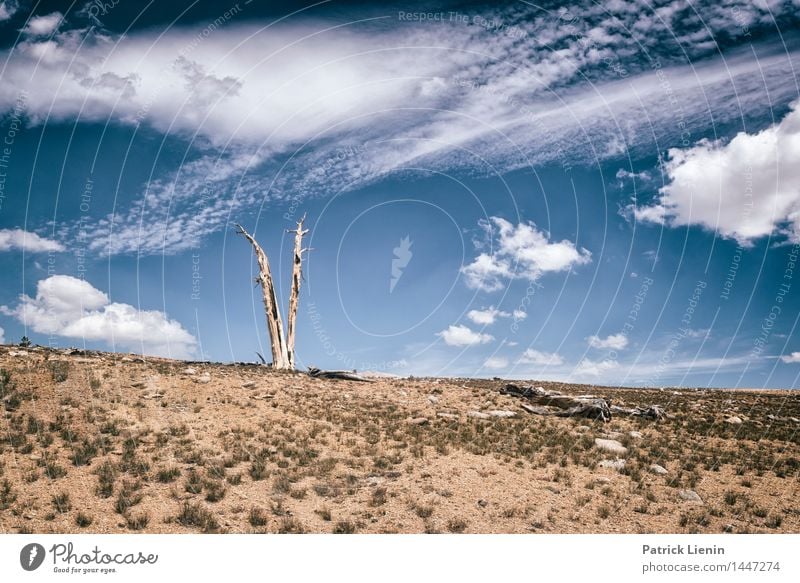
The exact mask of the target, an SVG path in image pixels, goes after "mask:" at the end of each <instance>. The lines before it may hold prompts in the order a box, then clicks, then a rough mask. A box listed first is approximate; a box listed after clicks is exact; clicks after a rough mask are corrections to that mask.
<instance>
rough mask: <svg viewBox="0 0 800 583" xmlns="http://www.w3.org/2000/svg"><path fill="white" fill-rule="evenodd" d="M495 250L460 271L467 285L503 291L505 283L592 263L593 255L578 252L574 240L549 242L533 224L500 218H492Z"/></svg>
mask: <svg viewBox="0 0 800 583" xmlns="http://www.w3.org/2000/svg"><path fill="white" fill-rule="evenodd" d="M491 227H492V232H493V234H494V235H495V236H496V237H497V241H496V249H493V250H492V251H490V252H484V253H481V254H480V255H478V257H476V258H475V260H474V261H473V262H472V263H470V264H469V265H466V266H464V267H462V268H461V272H462V273H463V274H464V278H465V281H466V284H467V286H469V287H471V288H474V289H480V290H483V291H496V290H499V289H502V287H503V283H504V281H506V280H510V279H516V278H525V279H529V280H536V279H538V278H539V277H540V276H541V275H543V274H545V273H549V272H558V271H566V270H568V269H571V268H572V267H573V266H576V265H584V264H586V263H589V262H590V261H591V258H592V254H591V253H590V252H589V251H587V250H586V249H583V248H581V249H578V248H576V247H575V244H574V243H572V242H571V241H567V240H563V241H559V242H555V243H551V242H550V235H549V233H546V232H544V231H539V230H538V229H537V228H536V226H535V225H534V224H533V223H519V224H518V225H516V226H515V225H513V224H512V223H510V222H509V221H507V220H505V219H503V218H500V217H492V218H491Z"/></svg>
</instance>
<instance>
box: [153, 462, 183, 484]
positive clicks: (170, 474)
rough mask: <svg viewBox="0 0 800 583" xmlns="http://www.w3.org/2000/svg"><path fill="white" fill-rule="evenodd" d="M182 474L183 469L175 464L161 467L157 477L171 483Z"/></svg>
mask: <svg viewBox="0 0 800 583" xmlns="http://www.w3.org/2000/svg"><path fill="white" fill-rule="evenodd" d="M180 475H181V469H180V468H178V467H175V466H171V467H169V468H161V469H160V470H158V472H156V479H157V480H158V481H159V482H161V483H162V484H169V483H170V482H174V481H175V480H177V479H178V478H179V477H180Z"/></svg>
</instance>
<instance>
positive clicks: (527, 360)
mask: <svg viewBox="0 0 800 583" xmlns="http://www.w3.org/2000/svg"><path fill="white" fill-rule="evenodd" d="M519 362H520V363H523V364H537V365H539V366H559V365H562V364H564V359H563V358H562V357H561V355H559V354H556V353H555V352H540V351H539V350H534V349H533V348H528V349H527V350H526V351H525V352H523V353H522V356H521V357H520V359H519Z"/></svg>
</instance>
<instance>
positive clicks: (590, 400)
mask: <svg viewBox="0 0 800 583" xmlns="http://www.w3.org/2000/svg"><path fill="white" fill-rule="evenodd" d="M500 393H501V394H504V395H511V396H513V397H519V398H521V399H526V400H528V401H530V402H531V403H533V404H535V405H540V406H539V407H533V406H530V405H527V406H526V405H523V407H522V408H523V409H525V410H526V411H528V412H529V413H533V414H535V415H555V416H556V417H586V418H589V419H597V420H601V421H611V409H610V408H609V406H608V403H607V402H606V401H605V400H604V399H599V398H596V397H570V396H568V395H564V394H562V393H559V392H558V391H546V390H545V389H543V388H542V387H531V386H523V387H520V386H518V385H514V384H511V383H509V384H507V385H506V386H505V387H503V388H502V389H500Z"/></svg>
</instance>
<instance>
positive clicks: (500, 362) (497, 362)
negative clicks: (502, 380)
mask: <svg viewBox="0 0 800 583" xmlns="http://www.w3.org/2000/svg"><path fill="white" fill-rule="evenodd" d="M506 367H508V359H507V358H504V357H502V356H490V357H489V358H487V359H486V362H484V363H483V368H488V369H490V370H500V369H503V368H506Z"/></svg>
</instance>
